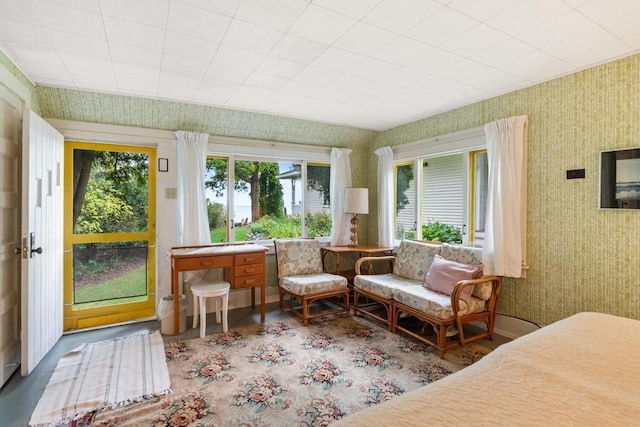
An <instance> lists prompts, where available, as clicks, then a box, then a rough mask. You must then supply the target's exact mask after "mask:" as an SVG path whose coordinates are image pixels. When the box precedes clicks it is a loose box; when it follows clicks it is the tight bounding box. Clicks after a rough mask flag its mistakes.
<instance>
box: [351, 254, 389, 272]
mask: <svg viewBox="0 0 640 427" xmlns="http://www.w3.org/2000/svg"><path fill="white" fill-rule="evenodd" d="M395 260H396V257H395V256H392V255H386V256H366V257H362V258H359V259H358V260H357V261H356V265H355V270H356V274H362V272H361V267H362V264H364V263H365V262H366V263H367V265H368V270H369V274H370V273H371V264H372V263H374V262H380V261H387V262H389V268H393V263H394V262H395Z"/></svg>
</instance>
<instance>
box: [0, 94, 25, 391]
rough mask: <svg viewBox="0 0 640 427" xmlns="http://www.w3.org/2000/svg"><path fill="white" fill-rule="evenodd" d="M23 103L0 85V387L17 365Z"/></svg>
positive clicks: (18, 361)
mask: <svg viewBox="0 0 640 427" xmlns="http://www.w3.org/2000/svg"><path fill="white" fill-rule="evenodd" d="M21 125H22V101H21V100H20V99H19V98H18V97H17V96H16V95H15V94H14V93H13V92H11V91H10V90H9V89H7V88H6V87H5V86H4V85H3V84H0V225H1V226H0V286H1V288H0V367H2V369H1V370H0V386H2V385H4V383H5V382H7V380H8V379H9V377H10V376H11V374H12V373H13V372H14V371H15V370H16V369H18V366H19V365H20V246H21V243H20V210H21V207H22V199H21V197H20V182H21V176H20V168H21V164H20V156H21V147H20V138H21V136H22V131H21Z"/></svg>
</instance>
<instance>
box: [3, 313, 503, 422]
mask: <svg viewBox="0 0 640 427" xmlns="http://www.w3.org/2000/svg"><path fill="white" fill-rule="evenodd" d="M266 309H267V312H266V320H267V321H273V320H279V319H283V318H288V317H291V316H293V314H291V313H290V312H286V311H283V310H280V309H279V307H278V304H277V303H272V304H268V305H267V308H266ZM228 322H229V329H234V328H239V327H241V326H246V325H250V324H258V323H259V322H260V308H259V307H256V308H255V309H251V308H239V309H235V310H229V315H228ZM191 325H192V318H191V317H188V318H187V329H186V331H184V332H183V333H181V334H180V335H163V338H164V339H165V341H170V340H173V339H176V338H192V337H197V336H199V332H200V327H199V326H198V328H195V329H193V328H191ZM155 330H160V321H157V320H152V321H147V322H140V323H133V324H128V325H121V326H112V327H108V328H102V329H96V330H91V331H83V332H77V333H71V334H67V335H64V336H63V337H62V338H61V339H60V341H58V343H57V344H56V345H55V346H54V347H53V348H52V349H51V351H50V352H49V354H47V356H46V357H45V358H44V359H43V360H42V362H40V364H39V365H38V366H37V367H36V368H35V369H34V371H33V372H32V373H31V374H30V375H29V376H27V377H22V376H21V375H20V372H19V371H20V369H18V371H17V372H15V373H14V374H13V376H12V377H11V378H10V379H9V381H8V382H7V383H6V384H5V385H4V387H3V388H2V389H0V427H21V426H28V424H29V419H30V418H31V413H32V412H33V410H34V409H35V407H36V404H37V403H38V400H40V397H41V396H42V393H43V392H44V389H45V387H46V385H47V383H48V382H49V379H50V378H51V375H52V374H53V371H54V369H55V367H56V366H57V364H58V361H59V360H60V358H61V357H62V356H63V355H64V354H66V353H68V352H69V351H71V350H73V349H74V348H76V347H78V346H80V345H81V344H84V343H91V342H96V341H104V340H108V339H113V338H116V337H119V336H123V335H132V334H136V333H141V332H148V331H155ZM219 331H222V325H221V324H218V323H216V321H215V314H213V313H209V314H208V316H207V334H211V333H214V332H219ZM507 341H509V340H508V339H507V338H504V337H501V336H496V337H495V339H494V340H493V341H488V340H486V339H483V340H480V341H478V343H479V344H481V345H484V346H486V347H489V348H495V347H497V346H499V345H500V344H503V343H505V342H507Z"/></svg>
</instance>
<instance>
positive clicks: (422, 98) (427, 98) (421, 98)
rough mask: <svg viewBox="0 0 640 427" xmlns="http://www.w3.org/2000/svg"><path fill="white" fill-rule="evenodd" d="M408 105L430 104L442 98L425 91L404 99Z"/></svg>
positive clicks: (438, 101)
mask: <svg viewBox="0 0 640 427" xmlns="http://www.w3.org/2000/svg"><path fill="white" fill-rule="evenodd" d="M405 102H406V103H407V104H409V105H418V106H421V107H425V106H428V105H432V104H437V103H440V102H442V98H441V97H439V96H436V95H430V94H427V93H420V94H418V95H417V96H415V97H414V98H411V99H407V100H406V101H405Z"/></svg>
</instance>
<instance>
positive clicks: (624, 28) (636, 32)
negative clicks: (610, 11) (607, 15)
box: [603, 12, 640, 50]
mask: <svg viewBox="0 0 640 427" xmlns="http://www.w3.org/2000/svg"><path fill="white" fill-rule="evenodd" d="M639 22H640V12H636V13H631V14H629V15H625V16H623V17H621V18H618V19H614V20H613V21H609V22H607V23H606V24H604V25H603V27H604V28H606V29H607V30H608V31H609V32H611V34H613V35H615V36H616V37H618V38H619V39H620V40H622V41H623V42H625V43H627V44H628V45H630V46H632V47H633V48H634V49H636V50H637V49H640V25H638V23H639Z"/></svg>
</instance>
